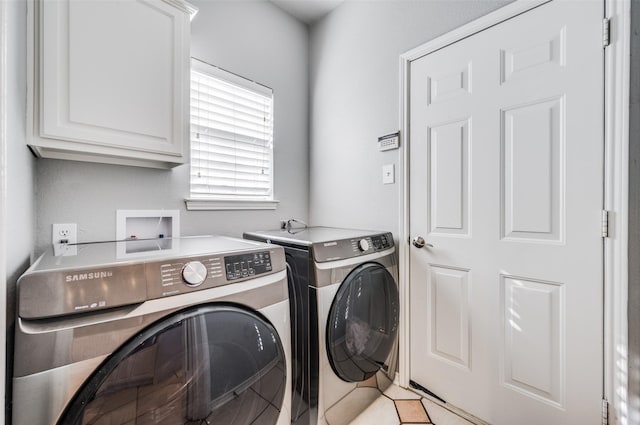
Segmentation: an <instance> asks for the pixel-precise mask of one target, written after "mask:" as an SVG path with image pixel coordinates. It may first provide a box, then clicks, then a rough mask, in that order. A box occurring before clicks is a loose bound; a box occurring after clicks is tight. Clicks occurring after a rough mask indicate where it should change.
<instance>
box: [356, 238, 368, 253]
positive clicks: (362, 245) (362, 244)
mask: <svg viewBox="0 0 640 425" xmlns="http://www.w3.org/2000/svg"><path fill="white" fill-rule="evenodd" d="M358 248H360V251H363V252H364V251H368V250H369V248H370V245H369V241H368V240H366V239H360V241H358Z"/></svg>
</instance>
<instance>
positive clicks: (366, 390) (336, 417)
mask: <svg viewBox="0 0 640 425" xmlns="http://www.w3.org/2000/svg"><path fill="white" fill-rule="evenodd" d="M381 387H382V388H381ZM345 399H350V401H349V402H347V403H344V404H342V406H341V407H338V406H335V407H336V408H333V407H332V408H331V409H329V411H328V412H327V416H326V419H327V422H328V423H329V424H331V425H373V424H375V425H417V424H433V425H473V423H472V422H469V421H468V420H466V419H464V418H462V417H460V416H458V415H457V414H455V413H453V412H451V411H449V410H447V409H446V408H444V407H442V406H440V405H439V404H437V403H435V402H433V401H431V400H429V399H427V398H424V397H422V396H420V395H419V394H416V393H414V392H413V391H409V390H406V389H404V388H401V387H399V386H397V385H394V384H391V382H390V381H389V382H388V383H387V384H386V385H385V384H384V383H381V382H376V380H375V379H373V380H371V381H370V382H364V383H361V384H359V385H358V388H356V389H355V390H353V391H352V392H351V393H350V394H349V395H348V396H347V397H345ZM358 405H359V406H363V405H366V406H368V407H366V408H360V407H358ZM354 407H355V410H357V411H358V412H361V413H360V414H357V413H356V415H357V416H356V415H354V414H353V410H354ZM363 409H364V410H363ZM354 416H355V417H354Z"/></svg>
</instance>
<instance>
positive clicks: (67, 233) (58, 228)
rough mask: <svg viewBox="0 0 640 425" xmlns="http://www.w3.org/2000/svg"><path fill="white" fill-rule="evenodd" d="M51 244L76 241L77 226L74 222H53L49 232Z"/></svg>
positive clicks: (73, 242)
mask: <svg viewBox="0 0 640 425" xmlns="http://www.w3.org/2000/svg"><path fill="white" fill-rule="evenodd" d="M51 243H52V244H54V245H55V244H60V243H65V244H75V243H78V226H77V225H76V223H62V224H61V223H55V224H54V225H53V230H52V232H51Z"/></svg>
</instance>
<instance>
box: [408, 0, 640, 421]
mask: <svg viewBox="0 0 640 425" xmlns="http://www.w3.org/2000/svg"><path fill="white" fill-rule="evenodd" d="M549 1H551V0H516V1H515V2H513V3H510V4H509V5H507V6H504V7H502V8H500V9H498V10H496V11H494V12H492V13H489V14H487V15H485V16H483V17H480V18H479V19H476V20H475V21H472V22H470V23H468V24H465V25H463V26H461V27H459V28H457V29H455V30H452V31H450V32H448V33H446V34H444V35H442V36H440V37H438V38H435V39H433V40H431V41H429V42H427V43H425V44H423V45H421V46H418V47H416V48H414V49H412V50H409V51H408V52H406V53H403V54H402V55H400V67H399V69H400V73H399V74H400V75H399V77H400V78H399V84H400V104H399V124H400V129H401V131H400V134H401V137H402V139H403V140H402V143H401V148H400V150H399V152H398V163H399V164H400V166H399V170H398V174H399V179H398V180H399V181H398V184H399V194H400V198H401V199H400V203H399V204H400V208H399V212H398V214H399V230H400V235H399V241H400V243H399V248H400V249H399V264H400V267H399V272H400V273H399V274H400V276H399V277H400V282H399V286H400V311H401V315H400V358H399V383H400V385H401V386H403V387H408V386H409V380H410V372H411V371H410V364H411V363H410V356H411V354H410V345H409V339H410V329H409V318H410V309H409V296H410V294H409V276H410V273H409V267H410V261H409V248H410V237H411V235H410V233H409V212H410V210H409V207H410V199H409V157H408V155H409V149H408V148H409V146H410V144H411V140H409V137H408V134H409V90H410V84H409V81H410V79H409V73H410V65H411V62H412V61H414V60H416V59H418V58H420V57H422V56H425V55H427V54H429V53H432V52H434V51H436V50H439V49H442V48H444V47H446V46H448V45H450V44H453V43H455V42H457V41H459V40H462V39H463V38H466V37H469V36H471V35H473V34H476V33H478V32H480V31H483V30H485V29H487V28H489V27H491V26H494V25H496V24H499V23H500V22H503V21H505V20H507V19H510V18H513V17H514V16H516V15H519V14H521V13H524V12H526V11H528V10H531V9H533V8H536V7H538V6H540V5H542V4H544V3H547V2H549ZM603 2H604V11H605V16H606V17H607V18H608V19H609V20H610V37H609V39H610V44H609V45H608V46H607V47H606V49H605V56H604V76H605V77H604V78H605V81H604V91H605V93H604V113H605V117H604V119H605V121H604V162H605V163H604V182H603V186H604V205H603V208H604V209H605V210H607V211H609V226H608V232H609V234H608V237H606V238H604V251H603V252H604V259H603V261H604V276H603V280H604V288H603V291H604V317H603V320H604V327H603V329H604V336H603V338H604V353H603V359H604V365H603V366H604V368H603V369H604V376H603V398H604V399H605V400H607V401H608V402H609V420H610V423H612V424H619V425H623V424H627V423H628V420H629V417H628V414H629V412H628V410H627V409H628V408H627V378H626V377H627V373H628V369H627V347H628V343H627V285H628V278H627V274H628V267H627V266H628V258H627V246H628V242H627V236H628V188H629V179H628V176H629V173H628V168H629V166H628V163H629V88H630V87H629V72H630V70H629V63H630V60H629V59H630V58H629V55H630V20H631V15H630V10H631V0H603ZM603 48H604V47H603ZM405 241H406V242H405Z"/></svg>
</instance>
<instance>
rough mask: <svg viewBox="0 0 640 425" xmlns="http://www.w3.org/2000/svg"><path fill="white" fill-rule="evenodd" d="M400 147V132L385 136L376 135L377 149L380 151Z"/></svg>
mask: <svg viewBox="0 0 640 425" xmlns="http://www.w3.org/2000/svg"><path fill="white" fill-rule="evenodd" d="M399 147H400V132H399V131H398V132H396V133H392V134H387V135H386V136H381V137H378V149H379V150H381V151H388V150H391V149H398V148H399Z"/></svg>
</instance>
